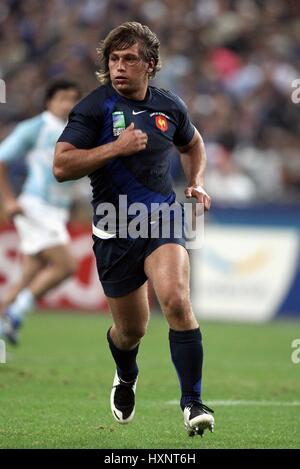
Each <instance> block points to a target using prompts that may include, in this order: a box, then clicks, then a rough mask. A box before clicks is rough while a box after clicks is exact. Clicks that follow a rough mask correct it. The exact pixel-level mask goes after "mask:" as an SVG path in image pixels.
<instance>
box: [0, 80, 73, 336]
mask: <svg viewBox="0 0 300 469" xmlns="http://www.w3.org/2000/svg"><path fill="white" fill-rule="evenodd" d="M79 98H80V92H79V88H78V86H77V85H76V84H75V83H73V82H71V81H68V80H59V81H55V82H53V83H52V84H51V85H49V87H48V89H47V91H46V100H45V101H46V110H45V111H44V112H42V113H41V114H39V115H37V116H36V117H33V118H31V119H26V120H25V121H23V122H21V123H20V124H18V125H17V126H16V128H15V129H14V130H13V132H12V133H11V134H10V135H9V136H8V137H7V138H6V139H5V140H4V141H3V142H2V143H1V144H0V197H1V199H2V204H3V207H4V210H5V212H6V214H7V215H8V217H10V218H11V219H13V221H14V224H15V227H16V230H17V233H18V236H19V239H20V246H19V248H20V252H21V253H22V274H21V278H20V280H19V281H18V282H17V283H16V284H15V285H13V286H12V287H11V288H10V289H9V290H8V291H7V294H6V296H5V298H4V299H2V301H1V302H0V313H1V315H2V317H3V320H1V321H0V335H1V334H2V335H3V336H4V337H6V338H7V339H8V340H9V341H10V342H11V343H12V344H16V343H17V341H18V330H19V328H20V326H21V324H22V322H23V319H24V316H25V315H26V313H27V312H29V311H31V310H32V309H33V308H34V304H35V302H36V300H37V299H39V298H40V297H42V296H43V295H44V294H45V293H47V292H48V291H49V290H50V289H52V288H53V287H55V286H57V285H59V284H60V283H61V282H62V281H63V280H66V279H67V278H68V277H70V276H71V275H73V274H74V272H75V270H76V262H75V259H74V258H73V255H72V254H71V251H70V246H69V235H68V232H67V230H66V226H65V225H66V222H67V220H68V212H69V211H68V209H69V205H70V202H71V199H72V184H63V185H61V184H58V182H57V181H56V180H55V178H54V176H53V172H52V166H53V158H54V147H55V143H56V141H57V139H58V137H59V135H60V134H61V132H62V130H63V128H64V127H65V125H66V121H67V117H68V114H69V112H70V110H71V109H72V107H74V105H75V104H76V102H77V101H78V99H79ZM18 158H26V163H27V169H28V172H27V178H26V181H25V183H24V186H23V188H22V192H21V194H20V196H19V197H18V198H17V197H16V195H15V193H14V191H13V189H12V187H11V185H10V183H9V179H8V177H7V165H8V164H9V163H10V162H12V161H14V160H17V159H18Z"/></svg>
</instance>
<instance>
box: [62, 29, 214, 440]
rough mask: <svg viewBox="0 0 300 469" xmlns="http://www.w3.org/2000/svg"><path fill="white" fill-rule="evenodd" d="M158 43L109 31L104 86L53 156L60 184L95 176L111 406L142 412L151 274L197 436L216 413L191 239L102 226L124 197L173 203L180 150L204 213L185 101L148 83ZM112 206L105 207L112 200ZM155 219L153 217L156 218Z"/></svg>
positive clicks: (129, 413) (74, 118) (200, 160)
mask: <svg viewBox="0 0 300 469" xmlns="http://www.w3.org/2000/svg"><path fill="white" fill-rule="evenodd" d="M159 45H160V44H159V41H158V39H157V37H156V35H155V34H154V33H153V32H152V31H151V30H150V29H149V28H148V27H147V26H144V25H141V24H139V23H136V22H128V23H124V24H122V25H120V26H119V27H117V28H115V29H114V30H112V31H111V32H110V33H109V34H108V36H107V37H106V38H105V39H104V41H103V42H102V43H101V44H100V47H99V49H98V53H99V58H100V63H101V66H100V67H101V68H100V72H99V73H98V77H99V79H100V82H101V86H100V87H98V88H96V89H95V90H94V91H93V92H92V93H90V94H89V95H88V96H87V97H85V98H84V99H83V100H82V101H80V103H78V104H77V105H76V106H75V108H74V109H73V110H72V112H71V114H70V116H69V122H68V125H67V126H66V128H65V130H64V132H63V133H62V135H61V136H60V138H59V141H58V143H57V146H56V153H55V159H54V174H55V177H56V178H57V180H58V181H67V180H72V179H78V178H81V177H83V176H85V175H89V177H90V179H91V185H92V189H93V202H92V203H93V207H94V219H93V234H94V252H95V256H96V262H97V267H98V273H99V278H100V281H101V283H102V286H103V289H104V292H105V294H106V296H107V300H108V303H109V306H110V309H111V313H112V317H113V325H112V327H111V328H110V329H109V331H108V333H107V340H108V345H109V347H110V350H111V353H112V356H113V358H114V361H115V363H116V373H115V378H114V381H113V386H112V392H111V410H112V414H113V416H114V418H115V419H116V420H117V421H118V422H119V423H121V424H124V423H128V422H130V421H131V420H132V419H133V416H134V413H135V390H136V384H137V379H138V372H139V370H138V366H137V362H136V356H137V353H138V349H139V344H140V341H141V339H142V337H143V336H144V335H145V333H146V328H147V323H148V320H149V315H150V311H149V304H148V298H147V286H146V281H147V279H151V281H152V283H153V286H154V290H155V293H156V295H157V297H158V299H159V302H160V305H161V308H162V311H163V313H164V315H165V317H166V320H167V321H168V324H169V327H170V330H169V341H170V351H171V357H172V361H173V363H174V366H175V368H176V371H177V374H178V377H179V381H180V386H181V400H180V405H181V409H182V411H183V416H184V424H185V427H186V429H187V432H188V434H189V435H190V436H193V435H196V434H200V435H202V434H203V432H204V430H205V429H210V430H211V431H212V430H213V427H214V418H213V416H212V412H213V411H212V410H211V409H209V408H208V407H207V406H205V405H204V404H203V403H202V400H201V380H202V361H203V349H202V338H201V332H200V329H199V325H198V322H197V320H196V318H195V316H194V313H193V311H192V306H191V302H190V296H189V256H188V253H187V250H186V248H185V239H184V237H176V236H174V233H173V231H172V230H171V232H170V236H169V237H168V238H165V237H148V238H143V237H138V238H136V239H134V238H133V237H132V236H127V238H126V237H124V236H121V228H124V227H122V223H121V220H120V217H119V218H118V220H117V223H116V227H115V230H111V229H110V230H109V229H108V230H107V229H105V226H104V225H105V223H102V221H103V220H104V219H105V214H104V212H105V210H103V208H104V207H107V206H108V205H107V203H110V204H111V205H112V206H113V207H114V208H115V210H116V213H117V214H119V213H120V211H119V204H120V200H121V198H122V197H123V199H122V200H124V196H126V197H127V201H128V206H127V208H128V211H129V209H130V206H132V204H133V203H135V202H138V203H143V204H144V206H146V207H147V209H148V210H149V215H150V212H151V207H152V205H151V204H153V203H159V204H162V203H166V204H169V205H171V204H172V203H173V202H174V201H175V193H174V191H173V189H172V183H171V176H170V160H171V158H172V157H174V153H175V152H176V148H175V147H177V148H178V150H179V152H180V154H181V159H182V164H183V167H184V170H185V174H186V175H187V178H188V185H187V188H186V190H185V194H186V196H187V197H195V198H196V199H197V201H198V202H199V203H202V204H203V205H204V207H205V209H209V207H210V197H209V196H208V195H207V193H206V192H205V191H204V189H203V176H204V168H205V161H206V155H205V149H204V145H203V141H202V138H201V136H200V135H199V133H198V131H197V130H196V129H195V127H194V126H193V125H192V124H191V122H190V120H189V117H188V113H187V109H186V106H185V104H184V103H183V102H182V101H181V99H180V98H178V97H177V96H176V95H175V94H173V93H171V92H170V91H165V90H161V89H158V88H156V87H153V86H149V79H150V78H152V77H154V76H155V74H156V72H157V71H158V70H159V69H160V59H159ZM105 204H106V205H105ZM149 223H151V222H149Z"/></svg>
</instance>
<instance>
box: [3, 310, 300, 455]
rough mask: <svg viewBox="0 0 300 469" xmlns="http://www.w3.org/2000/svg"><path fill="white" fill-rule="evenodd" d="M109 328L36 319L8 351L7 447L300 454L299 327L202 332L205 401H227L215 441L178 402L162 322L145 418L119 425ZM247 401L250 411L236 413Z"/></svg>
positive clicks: (94, 320) (147, 343)
mask: <svg viewBox="0 0 300 469" xmlns="http://www.w3.org/2000/svg"><path fill="white" fill-rule="evenodd" d="M109 325H110V319H109V318H108V317H102V316H101V317H99V316H97V317H96V316H93V315H86V316H83V315H68V314H63V313H62V314H57V313H55V314H47V313H43V314H35V315H32V316H30V317H29V318H28V320H27V321H26V325H25V327H24V330H22V336H21V340H22V343H21V345H20V346H19V347H18V348H11V347H8V363H6V364H0V448H113V449H117V448H145V449H148V448H160V449H162V448H164V449H165V448H178V449H179V448H181V449H187V448H190V449H196V448H299V447H300V406H299V399H300V364H298V365H296V364H293V363H292V361H291V353H292V351H293V349H292V348H291V343H292V340H293V339H295V338H299V336H300V331H299V324H298V323H293V322H273V323H270V324H265V325H260V326H253V325H251V326H249V325H232V324H218V323H203V324H202V333H203V336H204V346H205V365H204V383H203V397H204V402H205V403H208V404H210V401H215V400H216V401H218V400H220V401H227V402H224V403H222V402H219V403H216V404H215V405H214V409H215V418H216V427H215V433H213V434H211V433H208V432H205V435H204V437H203V438H202V439H201V438H200V437H194V438H190V437H188V436H187V434H186V432H185V429H184V427H183V418H182V414H181V411H180V410H179V407H178V405H174V403H173V404H172V402H170V401H174V400H178V399H179V388H178V383H177V376H176V373H175V370H174V368H173V365H172V363H171V360H170V356H169V345H168V328H167V324H166V322H165V321H164V320H163V319H162V318H161V317H160V316H157V315H152V318H151V321H150V325H149V330H148V334H147V336H146V337H145V338H144V340H143V344H142V346H141V347H140V353H139V367H140V379H139V383H138V389H137V407H136V416H135V419H134V421H133V422H132V423H131V424H129V425H124V426H121V425H119V424H118V423H117V422H115V421H114V420H113V418H112V416H111V412H110V407H109V395H110V389H111V383H112V379H113V375H114V365H113V361H112V358H111V356H110V353H109V350H108V347H107V344H106V331H107V329H108V327H109ZM237 400H238V401H246V402H244V403H243V402H240V403H239V405H228V404H230V402H228V401H237ZM247 401H268V402H267V403H266V405H260V404H259V403H256V402H252V403H251V402H250V403H249V402H248V403H247ZM274 401H276V402H277V403H280V402H282V403H289V404H288V405H276V404H275V403H274ZM292 401H298V404H297V402H294V404H295V405H290V403H291V402H292ZM232 404H234V402H232Z"/></svg>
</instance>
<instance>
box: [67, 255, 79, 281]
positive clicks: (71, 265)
mask: <svg viewBox="0 0 300 469" xmlns="http://www.w3.org/2000/svg"><path fill="white" fill-rule="evenodd" d="M77 268H78V263H77V260H76V259H75V258H74V257H72V258H71V259H70V260H69V262H68V265H67V269H66V270H67V276H68V277H72V276H73V275H75V274H76V272H77Z"/></svg>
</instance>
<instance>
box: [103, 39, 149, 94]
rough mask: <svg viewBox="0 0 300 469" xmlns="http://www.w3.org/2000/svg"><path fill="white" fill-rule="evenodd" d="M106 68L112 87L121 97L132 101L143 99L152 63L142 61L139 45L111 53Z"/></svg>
mask: <svg viewBox="0 0 300 469" xmlns="http://www.w3.org/2000/svg"><path fill="white" fill-rule="evenodd" d="M108 68H109V74H110V79H111V83H112V86H113V87H114V88H115V90H117V91H118V92H119V93H120V94H121V95H123V96H126V97H128V98H132V99H143V98H144V97H145V93H146V90H147V86H148V80H149V72H151V71H153V63H152V61H151V62H150V63H147V62H144V61H143V60H142V58H141V55H140V51H139V44H137V43H136V44H134V45H133V46H131V47H129V48H128V49H124V50H114V51H112V52H111V53H110V55H109V61H108Z"/></svg>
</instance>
